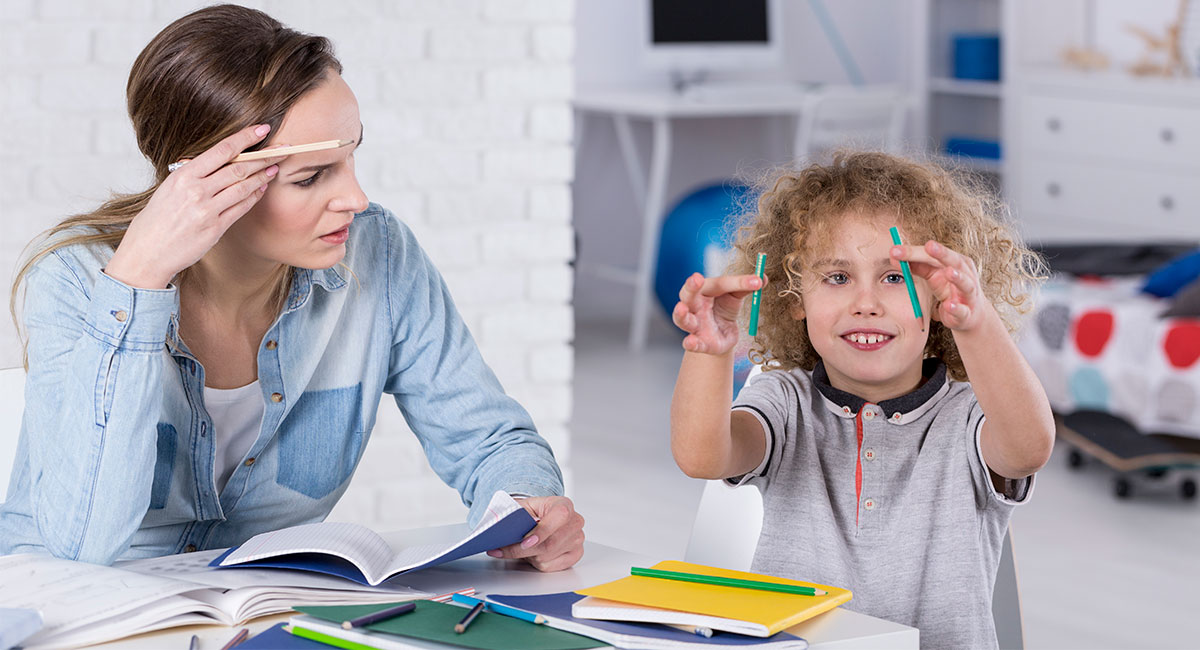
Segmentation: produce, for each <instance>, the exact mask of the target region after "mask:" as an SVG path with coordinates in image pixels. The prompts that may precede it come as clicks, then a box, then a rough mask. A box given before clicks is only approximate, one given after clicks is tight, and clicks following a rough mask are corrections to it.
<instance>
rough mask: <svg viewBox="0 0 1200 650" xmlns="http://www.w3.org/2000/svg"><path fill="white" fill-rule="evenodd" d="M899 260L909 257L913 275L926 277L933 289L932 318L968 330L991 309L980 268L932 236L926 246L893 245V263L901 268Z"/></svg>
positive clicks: (977, 323)
mask: <svg viewBox="0 0 1200 650" xmlns="http://www.w3.org/2000/svg"><path fill="white" fill-rule="evenodd" d="M900 260H905V261H907V262H908V265H909V268H910V269H912V272H913V275H919V276H921V277H923V278H925V280H926V281H927V282H928V283H929V288H930V289H932V290H933V299H934V300H935V301H936V302H935V303H934V306H933V309H931V310H930V312H931V313H930V317H931V318H932V319H933V320H937V321H941V322H942V324H944V325H945V326H946V327H949V328H950V329H952V330H958V331H968V330H971V329H974V328H975V327H977V326H978V325H979V324H980V323H981V322H983V319H984V318H985V317H986V315H987V313H988V311H990V310H991V307H992V303H991V302H989V301H988V299H987V297H986V296H985V295H984V294H983V292H982V291H980V290H979V284H980V281H979V271H978V270H977V269H976V268H975V262H974V261H972V260H971V258H969V257H967V256H965V255H962V254H960V253H958V252H956V251H952V250H950V249H949V248H946V247H945V246H943V245H941V244H939V243H937V242H936V241H933V240H930V241H927V242H925V245H924V246H893V247H892V266H894V267H896V268H897V269H899V268H900Z"/></svg>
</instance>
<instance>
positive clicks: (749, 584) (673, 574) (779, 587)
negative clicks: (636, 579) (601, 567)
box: [629, 566, 829, 596]
mask: <svg viewBox="0 0 1200 650" xmlns="http://www.w3.org/2000/svg"><path fill="white" fill-rule="evenodd" d="M629 575H634V576H641V577H643V578H661V579H663V580H680V581H683V582H697V583H700V584H703V585H716V586H718V587H738V588H740V589H758V590H760V591H778V592H781V593H785V594H797V595H800V596H826V595H828V594H829V592H827V591H825V590H824V589H817V588H815V587H803V586H800V585H785V584H780V583H777V582H762V581H761V580H742V579H740V578H722V577H721V576H706V575H702V574H699V573H682V572H679V571H663V570H662V569H643V568H642V567H636V566H635V567H631V568H630V569H629Z"/></svg>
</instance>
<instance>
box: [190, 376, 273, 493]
mask: <svg viewBox="0 0 1200 650" xmlns="http://www.w3.org/2000/svg"><path fill="white" fill-rule="evenodd" d="M204 406H205V408H206V409H207V410H208V415H209V417H211V418H212V423H213V447H214V449H215V450H216V452H215V454H214V455H215V456H216V463H215V467H214V468H213V476H215V477H216V478H217V492H221V491H224V490H225V484H226V483H228V482H229V477H230V476H232V475H233V470H234V469H236V468H237V466H238V465H239V464H240V463H241V462H242V459H243V458H245V457H246V453H247V452H249V451H250V447H251V446H252V445H253V444H254V439H255V438H257V437H258V430H259V428H261V427H262V417H263V411H264V410H265V409H266V407H265V405H264V403H263V396H262V388H261V387H260V386H259V384H258V380H257V379H256V380H255V381H254V383H251V384H246V385H245V386H242V387H241V388H209V387H208V386H205V387H204Z"/></svg>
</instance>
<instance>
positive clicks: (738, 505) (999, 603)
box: [683, 481, 1025, 650]
mask: <svg viewBox="0 0 1200 650" xmlns="http://www.w3.org/2000/svg"><path fill="white" fill-rule="evenodd" d="M762 515H763V503H762V494H761V493H760V492H759V491H758V488H756V487H754V486H743V487H738V488H734V487H730V486H729V484H728V483H726V482H725V481H708V482H707V484H706V485H705V486H704V494H703V495H701V497H700V507H699V508H697V510H696V521H695V523H694V524H692V536H691V538H690V539H689V540H688V545H687V551H686V552H685V553H684V556H683V559H684V560H686V561H688V562H693V563H695V564H705V565H708V566H717V567H722V568H725V569H734V570H737V571H749V570H750V563H751V561H752V560H753V559H754V549H755V547H756V546H758V534H759V533H760V532H761V531H762ZM992 618H993V620H994V621H995V624H996V639H997V641H998V642H999V644H1000V647H1001V648H1002V649H1004V650H1011V649H1016V650H1020V649H1022V648H1024V647H1025V633H1024V630H1023V628H1022V624H1021V599H1020V594H1019V593H1018V590H1017V565H1016V562H1014V560H1013V552H1012V529H1011V527H1010V528H1009V531H1008V533H1007V534H1005V535H1004V547H1003V549H1002V550H1001V554H1000V568H999V571H998V572H997V575H996V586H995V588H994V589H993V591H992Z"/></svg>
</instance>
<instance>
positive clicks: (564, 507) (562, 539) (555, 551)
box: [488, 497, 583, 571]
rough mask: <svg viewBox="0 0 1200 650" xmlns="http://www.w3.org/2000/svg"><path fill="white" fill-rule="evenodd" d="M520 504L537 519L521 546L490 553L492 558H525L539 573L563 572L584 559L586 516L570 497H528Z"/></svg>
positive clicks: (517, 545) (506, 547) (507, 547)
mask: <svg viewBox="0 0 1200 650" xmlns="http://www.w3.org/2000/svg"><path fill="white" fill-rule="evenodd" d="M520 504H521V505H522V506H524V508H525V509H526V510H528V511H529V514H531V515H533V518H534V519H536V520H537V522H538V524H537V526H534V528H533V530H531V531H529V534H528V535H526V536H525V539H524V540H522V541H521V542H520V543H519V544H512V545H510V546H505V547H504V548H498V549H495V550H492V551H488V555H490V556H492V557H501V558H506V559H509V560H516V559H521V560H525V561H526V562H529V563H530V564H532V565H533V566H534V567H536V568H537V569H538V570H539V571H562V570H563V569H569V568H571V567H572V566H573V565H574V564H575V563H576V562H578V561H579V558H581V557H583V516H582V515H580V514H579V513H578V512H575V504H573V503H571V500H570V499H568V498H567V497H528V498H525V499H522V500H521V501H520Z"/></svg>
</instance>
